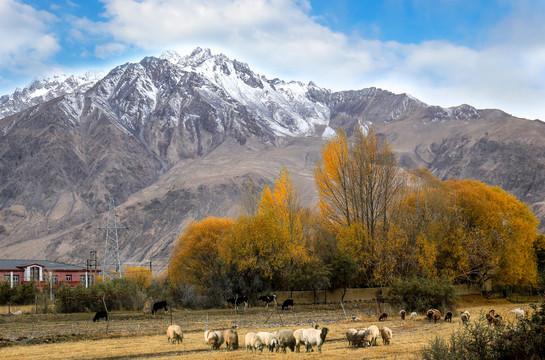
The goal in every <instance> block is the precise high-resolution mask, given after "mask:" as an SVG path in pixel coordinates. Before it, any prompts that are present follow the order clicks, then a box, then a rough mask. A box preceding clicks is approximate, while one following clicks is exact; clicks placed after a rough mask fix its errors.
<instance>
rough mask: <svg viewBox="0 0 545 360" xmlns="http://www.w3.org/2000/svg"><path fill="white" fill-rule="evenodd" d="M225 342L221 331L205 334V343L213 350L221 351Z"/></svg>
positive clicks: (211, 331)
mask: <svg viewBox="0 0 545 360" xmlns="http://www.w3.org/2000/svg"><path fill="white" fill-rule="evenodd" d="M223 341H224V338H223V333H222V332H221V331H217V330H216V331H214V330H206V331H205V332H204V342H205V343H207V344H208V345H210V348H211V349H219V348H220V346H221V344H223Z"/></svg>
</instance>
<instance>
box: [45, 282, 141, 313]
mask: <svg viewBox="0 0 545 360" xmlns="http://www.w3.org/2000/svg"><path fill="white" fill-rule="evenodd" d="M103 297H104V299H105V302H106V306H107V307H108V311H112V310H142V309H143V308H144V304H145V301H146V298H147V295H146V294H145V293H144V292H142V291H141V290H140V289H139V288H138V285H137V284H136V283H135V282H133V281H130V280H127V279H116V280H112V281H108V282H106V283H104V284H97V285H95V286H92V287H89V288H85V287H83V286H76V287H74V288H70V287H68V286H63V287H61V288H60V289H59V291H58V292H57V296H56V299H55V304H56V309H57V311H58V312H61V313H71V312H84V311H92V312H94V311H99V310H104V303H103V302H102V298H103Z"/></svg>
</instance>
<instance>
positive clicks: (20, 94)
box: [0, 71, 104, 119]
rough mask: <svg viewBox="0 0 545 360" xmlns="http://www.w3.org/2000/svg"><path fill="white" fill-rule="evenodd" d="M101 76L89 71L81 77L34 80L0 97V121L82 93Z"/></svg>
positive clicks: (56, 76) (62, 76) (101, 75)
mask: <svg viewBox="0 0 545 360" xmlns="http://www.w3.org/2000/svg"><path fill="white" fill-rule="evenodd" d="M103 76H104V74H103V73H101V72H91V71H89V72H86V73H85V74H83V75H64V74H59V75H53V76H51V77H47V78H41V79H35V80H34V81H32V82H31V83H30V84H28V85H27V86H25V87H24V88H22V89H20V88H17V89H16V90H15V92H13V93H12V94H8V95H4V96H0V119H2V118H4V117H6V116H9V115H11V114H15V113H17V112H19V111H22V110H24V109H27V108H29V107H31V106H34V105H37V104H40V103H42V102H45V101H48V100H51V99H54V98H56V97H58V96H62V95H65V94H69V93H73V92H78V93H83V92H85V91H87V90H89V89H90V88H91V86H93V85H94V84H95V83H96V82H97V81H98V80H99V79H100V78H102V77H103Z"/></svg>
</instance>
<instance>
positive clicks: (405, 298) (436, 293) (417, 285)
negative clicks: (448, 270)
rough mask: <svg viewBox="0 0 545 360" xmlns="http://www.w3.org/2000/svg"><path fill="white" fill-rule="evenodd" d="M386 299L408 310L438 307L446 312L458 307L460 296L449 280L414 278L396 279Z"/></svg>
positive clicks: (421, 310) (420, 310)
mask: <svg viewBox="0 0 545 360" xmlns="http://www.w3.org/2000/svg"><path fill="white" fill-rule="evenodd" d="M385 300H386V302H389V303H391V304H392V305H394V306H397V307H400V308H403V309H406V310H407V311H419V312H424V311H426V310H428V309H430V308H436V309H439V310H441V312H446V311H447V310H450V311H452V310H453V309H454V308H455V307H456V302H457V301H458V296H457V295H456V290H455V288H454V285H452V284H451V283H450V282H449V281H448V280H445V279H427V278H413V279H409V280H396V281H394V283H393V284H391V287H390V290H389V291H388V293H387V294H386V297H385Z"/></svg>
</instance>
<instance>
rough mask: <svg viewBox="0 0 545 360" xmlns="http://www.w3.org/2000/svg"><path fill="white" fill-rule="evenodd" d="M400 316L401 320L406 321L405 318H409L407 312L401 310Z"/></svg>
mask: <svg viewBox="0 0 545 360" xmlns="http://www.w3.org/2000/svg"><path fill="white" fill-rule="evenodd" d="M399 316H401V320H405V316H407V312H406V311H405V310H401V311H400V312H399Z"/></svg>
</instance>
